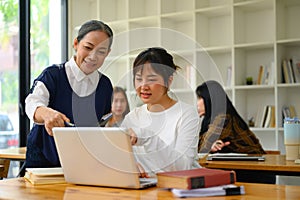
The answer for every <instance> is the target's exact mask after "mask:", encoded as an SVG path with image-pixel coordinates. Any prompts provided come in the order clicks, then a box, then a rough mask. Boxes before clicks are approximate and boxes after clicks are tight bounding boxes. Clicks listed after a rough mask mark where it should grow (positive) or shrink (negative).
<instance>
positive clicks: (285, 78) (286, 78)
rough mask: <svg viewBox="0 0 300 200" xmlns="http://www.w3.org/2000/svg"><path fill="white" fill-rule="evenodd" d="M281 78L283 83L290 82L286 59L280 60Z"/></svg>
mask: <svg viewBox="0 0 300 200" xmlns="http://www.w3.org/2000/svg"><path fill="white" fill-rule="evenodd" d="M282 78H283V81H282V82H283V83H291V79H290V75H289V69H288V62H287V60H286V59H283V60H282Z"/></svg>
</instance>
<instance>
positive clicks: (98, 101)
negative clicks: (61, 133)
mask: <svg viewBox="0 0 300 200" xmlns="http://www.w3.org/2000/svg"><path fill="white" fill-rule="evenodd" d="M112 40H113V32H112V30H111V28H110V27H109V26H108V25H106V24H105V23H103V22H101V21H98V20H91V21H88V22H86V23H84V24H83V25H82V26H81V28H80V29H79V31H78V36H77V37H76V38H75V39H74V43H73V47H74V49H75V51H76V55H74V56H73V57H72V58H71V59H70V60H69V61H67V62H66V63H63V64H59V65H52V66H49V67H47V68H46V69H45V70H44V71H43V72H42V73H41V74H40V75H39V76H38V77H37V78H36V79H35V80H34V83H33V86H32V88H31V91H30V94H29V95H28V96H27V98H26V100H25V103H26V114H27V115H28V117H29V118H30V119H31V120H33V121H34V122H35V123H34V125H33V128H32V129H31V131H30V133H29V134H28V138H27V152H26V165H25V166H26V167H59V166H60V161H59V158H58V154H57V151H56V147H55V143H54V139H53V136H52V128H53V127H63V126H65V124H66V123H67V122H71V123H73V124H75V125H76V126H98V121H99V120H100V119H101V117H102V116H103V115H104V114H107V113H109V112H110V110H111V96H112V84H111V81H110V80H109V78H108V77H107V76H105V75H104V74H102V73H100V72H99V71H98V69H99V68H100V67H101V66H102V64H103V62H104V60H105V58H106V57H107V55H108V54H109V52H110V48H111V45H112Z"/></svg>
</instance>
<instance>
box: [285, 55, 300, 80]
mask: <svg viewBox="0 0 300 200" xmlns="http://www.w3.org/2000/svg"><path fill="white" fill-rule="evenodd" d="M282 82H283V83H300V59H296V58H293V59H283V60H282Z"/></svg>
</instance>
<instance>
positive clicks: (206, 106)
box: [196, 80, 265, 154]
mask: <svg viewBox="0 0 300 200" xmlns="http://www.w3.org/2000/svg"><path fill="white" fill-rule="evenodd" d="M196 94H197V109H198V114H199V116H200V117H203V116H204V118H203V120H202V124H201V130H200V138H199V145H198V152H199V153H208V152H220V153H248V154H264V153H265V151H264V150H263V148H262V146H261V144H260V143H259V140H258V139H257V137H256V136H255V134H254V133H253V132H252V131H251V130H250V129H249V127H248V125H247V124H246V122H245V121H244V120H243V119H242V117H241V116H240V115H239V114H238V112H237V111H236V109H235V108H234V106H233V105H232V102H231V101H230V99H229V98H228V96H227V94H226V92H225V91H224V89H223V88H222V86H221V85H220V84H219V83H218V82H217V81H213V80H210V81H207V82H204V83H203V84H202V85H200V86H198V87H197V89H196Z"/></svg>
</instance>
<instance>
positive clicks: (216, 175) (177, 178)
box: [156, 168, 236, 190]
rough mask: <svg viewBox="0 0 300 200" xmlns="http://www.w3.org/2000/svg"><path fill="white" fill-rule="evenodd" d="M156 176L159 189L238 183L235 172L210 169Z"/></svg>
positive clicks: (163, 173) (165, 173)
mask: <svg viewBox="0 0 300 200" xmlns="http://www.w3.org/2000/svg"><path fill="white" fill-rule="evenodd" d="M156 175H157V187H162V188H177V189H186V190H189V189H196V188H207V187H213V186H218V185H227V184H233V183H235V181H236V174H235V172H234V171H228V170H221V169H208V168H198V169H190V170H180V171H170V172H159V173H157V174H156Z"/></svg>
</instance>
